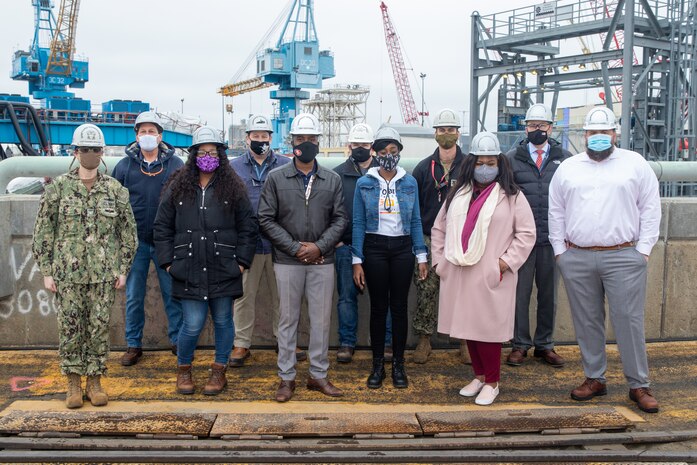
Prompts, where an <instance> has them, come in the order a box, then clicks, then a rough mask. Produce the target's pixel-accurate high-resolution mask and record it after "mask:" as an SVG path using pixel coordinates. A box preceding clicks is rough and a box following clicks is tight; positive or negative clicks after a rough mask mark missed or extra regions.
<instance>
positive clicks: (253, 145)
mask: <svg viewBox="0 0 697 465" xmlns="http://www.w3.org/2000/svg"><path fill="white" fill-rule="evenodd" d="M249 149H250V150H251V151H252V152H254V153H256V154H257V155H264V154H265V153H266V152H267V151H268V150H269V143H268V142H267V141H264V142H260V141H258V140H253V141H250V142H249Z"/></svg>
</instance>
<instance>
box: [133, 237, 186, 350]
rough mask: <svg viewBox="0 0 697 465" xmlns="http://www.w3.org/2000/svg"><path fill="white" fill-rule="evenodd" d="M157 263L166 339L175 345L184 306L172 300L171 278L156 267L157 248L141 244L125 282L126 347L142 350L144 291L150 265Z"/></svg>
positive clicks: (158, 265) (174, 299)
mask: <svg viewBox="0 0 697 465" xmlns="http://www.w3.org/2000/svg"><path fill="white" fill-rule="evenodd" d="M151 260H152V261H153V262H154V263H155V269H156V270H157V279H158V281H160V292H161V293H162V302H163V303H164V307H165V313H166V314H167V335H168V336H169V340H170V342H171V343H172V344H173V345H174V344H176V343H177V337H179V329H180V328H181V326H182V304H181V302H179V300H178V299H176V298H174V297H172V277H171V276H170V275H169V273H167V272H166V271H165V270H163V269H162V268H160V264H159V263H157V254H156V253H155V246H154V245H152V244H148V243H145V242H140V241H139V242H138V249H137V251H136V255H135V258H134V259H133V265H132V266H131V272H130V273H128V278H126V343H127V344H128V347H142V345H143V327H144V326H145V291H146V284H147V279H148V270H149V269H150V261H151Z"/></svg>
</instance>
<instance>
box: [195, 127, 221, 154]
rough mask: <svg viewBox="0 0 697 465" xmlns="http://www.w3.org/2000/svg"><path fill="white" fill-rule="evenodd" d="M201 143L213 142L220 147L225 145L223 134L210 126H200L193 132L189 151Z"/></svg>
mask: <svg viewBox="0 0 697 465" xmlns="http://www.w3.org/2000/svg"><path fill="white" fill-rule="evenodd" d="M203 144H215V145H218V146H220V147H225V143H224V142H223V135H222V134H221V132H220V131H218V130H217V129H215V128H213V127H211V126H201V127H200V128H198V129H197V130H196V131H195V132H194V137H193V141H192V142H191V146H190V147H189V153H191V151H192V150H193V149H194V148H195V147H198V146H199V145H203Z"/></svg>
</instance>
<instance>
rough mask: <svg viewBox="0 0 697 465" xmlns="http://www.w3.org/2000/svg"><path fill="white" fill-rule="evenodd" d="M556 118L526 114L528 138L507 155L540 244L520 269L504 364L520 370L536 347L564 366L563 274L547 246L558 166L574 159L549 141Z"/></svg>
mask: <svg viewBox="0 0 697 465" xmlns="http://www.w3.org/2000/svg"><path fill="white" fill-rule="evenodd" d="M553 125H554V120H553V118H552V112H551V110H550V109H549V108H548V107H547V106H546V105H544V104H541V103H537V104H535V105H533V106H531V107H530V108H529V109H528V112H527V114H526V115H525V133H526V134H527V138H526V139H524V140H523V141H522V142H521V143H520V145H518V147H516V148H515V149H513V150H511V151H510V152H508V153H507V154H506V156H507V157H508V158H509V159H510V160H511V165H512V167H513V172H514V175H515V182H516V184H518V186H520V189H521V190H522V191H523V194H525V197H526V198H527V200H528V203H529V204H530V208H532V213H533V215H534V216H535V224H536V226H537V241H536V243H535V247H534V248H533V249H532V252H530V256H529V257H528V259H527V261H526V262H525V264H524V265H523V266H522V267H521V268H520V269H519V270H518V287H517V289H516V308H515V329H514V332H513V350H511V353H510V354H509V355H508V357H507V359H506V363H508V364H509V365H511V366H519V365H522V363H523V362H524V361H525V358H526V357H527V353H528V350H529V349H530V348H531V347H534V348H535V351H534V355H535V357H540V358H541V359H542V360H543V361H545V362H546V363H548V364H549V365H551V366H553V367H556V368H560V367H562V366H564V359H563V358H562V357H561V356H560V355H559V354H557V353H556V352H555V351H554V341H553V338H552V336H553V332H554V318H555V315H556V311H557V283H558V281H559V276H558V273H557V271H556V265H555V262H554V251H553V250H552V246H551V245H550V243H549V230H548V228H547V213H548V194H549V184H550V182H551V181H552V176H554V173H555V171H556V170H557V168H558V167H559V164H560V163H561V162H562V161H563V160H564V159H566V158H568V157H570V156H571V153H570V152H569V151H568V150H565V149H563V148H562V147H561V144H559V142H557V141H556V140H554V139H551V135H552V126H553ZM533 280H534V281H535V284H536V285H537V327H536V328H535V337H534V339H532V338H531V337H530V294H531V293H532V283H533Z"/></svg>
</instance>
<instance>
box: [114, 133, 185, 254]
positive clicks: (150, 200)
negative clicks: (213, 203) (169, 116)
mask: <svg viewBox="0 0 697 465" xmlns="http://www.w3.org/2000/svg"><path fill="white" fill-rule="evenodd" d="M159 150H160V153H159V155H158V157H157V160H155V161H154V162H153V163H151V164H150V166H148V164H147V163H146V162H145V161H143V155H141V153H140V147H139V146H138V143H137V142H133V143H131V144H130V145H129V146H128V147H126V156H125V157H123V159H122V160H121V161H119V162H118V163H117V164H116V167H114V171H113V172H112V174H111V175H112V176H113V177H114V178H116V180H117V181H118V182H120V183H121V185H123V186H124V187H125V188H126V189H128V192H129V194H130V197H131V208H132V209H133V216H135V219H136V224H137V226H138V240H139V241H141V242H145V243H147V244H151V245H152V244H153V243H154V241H153V233H152V231H153V224H154V223H155V216H156V215H157V207H158V205H159V204H160V193H161V192H162V187H163V186H164V185H165V183H166V182H167V179H168V178H169V177H170V176H171V175H172V173H174V172H175V171H176V170H178V169H179V168H181V167H182V166H183V165H184V162H183V161H182V160H181V159H180V158H179V157H176V156H175V155H174V152H175V150H174V147H172V146H171V145H169V144H168V143H166V142H160V147H159ZM160 169H161V170H162V172H161V173H159V174H157V175H155V176H148V175H147V174H145V173H153V174H155V173H157V172H158V171H160Z"/></svg>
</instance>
